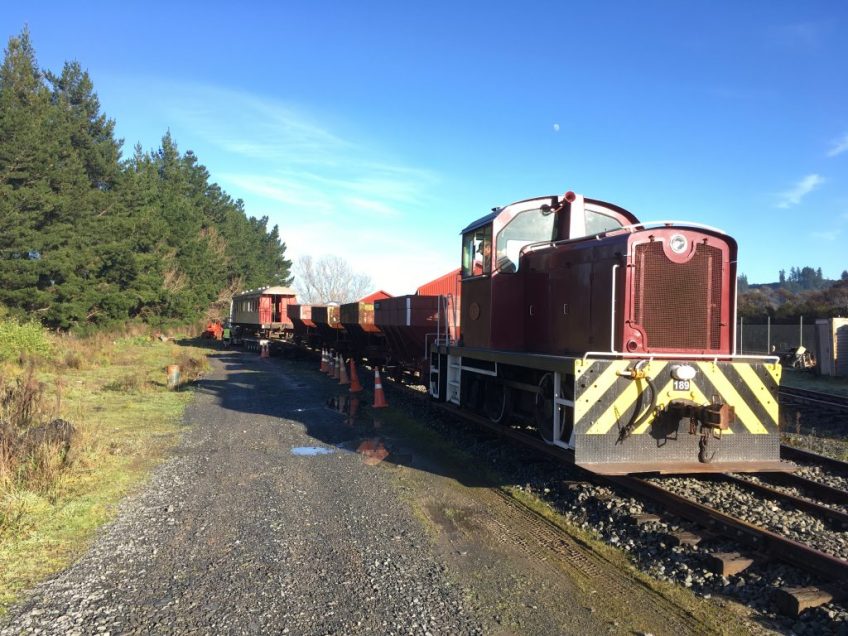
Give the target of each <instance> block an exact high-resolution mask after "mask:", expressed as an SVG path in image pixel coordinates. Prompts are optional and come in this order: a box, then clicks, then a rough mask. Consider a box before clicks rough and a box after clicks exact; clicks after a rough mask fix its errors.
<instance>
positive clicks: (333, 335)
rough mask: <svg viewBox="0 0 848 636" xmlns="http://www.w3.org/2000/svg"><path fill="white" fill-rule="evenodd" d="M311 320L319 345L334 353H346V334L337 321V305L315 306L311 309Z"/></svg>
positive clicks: (342, 326)
mask: <svg viewBox="0 0 848 636" xmlns="http://www.w3.org/2000/svg"><path fill="white" fill-rule="evenodd" d="M312 320H313V322H314V323H315V328H316V329H317V331H318V336H319V337H320V338H321V344H322V346H324V347H329V348H331V349H334V350H336V351H340V350H341V351H346V349H347V340H346V337H347V334H346V333H345V328H344V325H342V323H341V321H340V320H339V305H337V304H335V303H330V304H327V305H315V306H314V307H313V308H312Z"/></svg>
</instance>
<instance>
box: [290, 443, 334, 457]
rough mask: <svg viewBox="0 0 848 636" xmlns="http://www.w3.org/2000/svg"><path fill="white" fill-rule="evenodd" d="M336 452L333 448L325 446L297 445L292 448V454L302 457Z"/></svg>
mask: <svg viewBox="0 0 848 636" xmlns="http://www.w3.org/2000/svg"><path fill="white" fill-rule="evenodd" d="M333 452H335V450H334V449H332V448H325V447H323V446H295V447H294V448H292V449H291V453H292V455H298V456H301V457H314V456H315V455H329V454H330V453H333Z"/></svg>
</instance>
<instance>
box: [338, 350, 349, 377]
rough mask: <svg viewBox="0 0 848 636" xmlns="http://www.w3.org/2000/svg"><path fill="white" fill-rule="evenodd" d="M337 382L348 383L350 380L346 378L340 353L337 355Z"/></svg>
mask: <svg viewBox="0 0 848 636" xmlns="http://www.w3.org/2000/svg"><path fill="white" fill-rule="evenodd" d="M339 384H350V380H348V378H347V371H346V370H345V365H344V358H342V356H341V354H340V355H339Z"/></svg>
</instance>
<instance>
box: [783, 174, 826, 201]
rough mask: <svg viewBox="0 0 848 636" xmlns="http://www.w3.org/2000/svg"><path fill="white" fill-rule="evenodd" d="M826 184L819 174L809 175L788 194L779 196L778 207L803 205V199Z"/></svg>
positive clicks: (788, 191) (784, 193)
mask: <svg viewBox="0 0 848 636" xmlns="http://www.w3.org/2000/svg"><path fill="white" fill-rule="evenodd" d="M822 183H824V177H822V176H820V175H817V174H808V175H807V176H806V177H804V178H803V179H801V180H800V181H799V182H798V183H796V184H795V186H794V187H793V188H791V189H789V190H787V191H786V192H782V193H781V194H779V195H778V197H779V201H778V203H777V207H779V208H788V207H791V206H793V205H798V204H799V203H801V199H803V198H804V197H805V196H807V195H808V194H809V193H810V192H812V191H813V190H815V189H816V188H817V187H819V186H820V185H821V184H822Z"/></svg>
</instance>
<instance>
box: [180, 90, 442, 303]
mask: <svg viewBox="0 0 848 636" xmlns="http://www.w3.org/2000/svg"><path fill="white" fill-rule="evenodd" d="M168 94H170V95H171V96H172V100H173V101H171V102H170V103H169V104H168V105H167V109H168V117H169V121H172V122H174V124H173V126H174V128H175V129H178V130H180V131H182V132H181V133H180V135H177V141H178V142H179V141H180V137H182V136H187V137H188V138H190V139H192V140H201V141H202V142H203V144H204V145H206V146H208V147H209V149H206V150H204V152H203V154H202V156H203V158H204V161H208V159H207V156H209V155H211V156H213V157H216V158H217V159H218V167H217V168H216V169H215V171H214V173H213V178H214V179H215V180H216V181H219V182H220V183H221V185H222V186H223V187H224V189H226V190H227V191H228V192H230V194H232V195H233V196H236V197H240V198H242V199H244V200H245V203H246V209H247V212H248V214H251V215H254V216H261V215H267V216H268V217H269V220H270V222H271V224H277V225H279V226H280V236H281V237H282V239H283V240H284V241H285V242H286V246H287V252H286V255H287V256H288V257H290V258H297V257H299V256H302V255H307V254H309V255H311V256H314V257H320V256H322V255H326V254H334V255H336V256H341V257H342V258H344V259H345V260H347V261H348V262H349V263H350V264H351V266H352V267H353V268H354V270H355V271H357V272H361V273H364V274H367V275H369V276H371V278H372V280H373V281H374V284H375V286H377V287H381V288H385V289H387V290H388V291H390V292H393V293H411V292H412V291H414V289H415V288H416V287H417V286H418V285H421V284H422V283H425V282H427V281H428V280H431V279H433V278H435V277H436V276H439V275H441V274H444V273H445V272H447V271H449V270H450V269H451V268H452V267H454V266H455V263H454V262H455V260H456V253H457V250H458V247H457V246H454V245H450V246H446V245H445V244H444V241H443V240H438V238H437V236H441V237H442V238H443V234H441V235H438V234H437V233H435V232H434V236H433V237H432V238H427V236H428V233H429V232H430V230H428V229H425V228H424V227H423V222H422V221H421V219H422V218H424V217H425V215H426V212H427V210H428V209H430V208H431V207H432V205H433V202H432V201H431V199H430V195H429V193H430V192H431V191H433V190H434V188H433V186H434V184H435V183H437V182H438V180H439V175H438V174H436V173H435V172H433V171H432V170H429V169H427V168H425V167H421V166H416V165H411V164H410V163H409V162H408V161H407V160H405V159H404V158H396V157H394V156H392V155H393V153H390V152H386V150H385V149H384V148H383V147H381V145H380V144H379V143H378V142H376V141H374V140H363V139H354V138H353V137H352V136H351V135H349V134H345V133H344V132H340V131H342V130H343V124H335V125H330V124H327V123H326V122H329V121H332V119H333V118H332V116H321V115H320V114H316V113H314V112H308V111H306V109H304V108H303V107H300V106H297V105H294V104H290V103H282V102H279V101H274V100H270V99H265V98H260V97H257V96H256V95H253V94H248V93H241V92H238V91H232V90H229V89H222V88H218V87H210V86H181V87H175V88H174V90H172V91H169V92H168ZM187 133H188V134H187ZM181 147H182V146H181ZM422 245H427V246H428V247H424V248H423V249H422ZM366 247H367V248H368V249H365V248H366ZM387 263H388V264H389V265H388V266H387ZM395 264H396V265H395Z"/></svg>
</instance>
